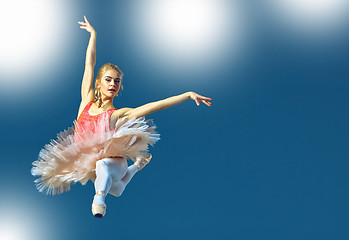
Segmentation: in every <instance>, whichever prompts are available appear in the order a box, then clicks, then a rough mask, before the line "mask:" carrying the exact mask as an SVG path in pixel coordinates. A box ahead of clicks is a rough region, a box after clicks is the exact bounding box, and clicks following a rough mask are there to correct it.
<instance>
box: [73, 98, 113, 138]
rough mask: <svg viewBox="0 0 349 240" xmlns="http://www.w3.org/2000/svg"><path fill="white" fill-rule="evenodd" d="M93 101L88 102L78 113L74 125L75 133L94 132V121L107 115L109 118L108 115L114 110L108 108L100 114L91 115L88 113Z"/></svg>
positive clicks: (108, 117)
mask: <svg viewBox="0 0 349 240" xmlns="http://www.w3.org/2000/svg"><path fill="white" fill-rule="evenodd" d="M92 104H93V102H89V103H88V104H87V105H86V107H85V108H84V110H83V111H82V113H81V114H80V116H79V118H78V120H77V121H76V122H77V124H76V127H75V134H76V133H78V132H81V131H92V132H93V133H94V132H95V130H96V129H95V123H96V122H98V121H100V120H101V119H104V118H106V117H107V119H109V120H110V116H111V115H112V113H113V112H114V111H115V110H116V109H115V108H114V109H108V110H106V111H104V112H102V113H100V114H97V115H91V114H89V110H90V108H91V106H92Z"/></svg>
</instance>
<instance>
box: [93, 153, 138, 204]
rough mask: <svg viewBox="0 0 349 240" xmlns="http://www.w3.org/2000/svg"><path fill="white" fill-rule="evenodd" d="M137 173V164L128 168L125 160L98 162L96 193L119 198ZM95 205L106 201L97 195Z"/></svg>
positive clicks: (112, 159) (104, 159)
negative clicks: (100, 192) (99, 192)
mask: <svg viewBox="0 0 349 240" xmlns="http://www.w3.org/2000/svg"><path fill="white" fill-rule="evenodd" d="M137 171H138V167H137V166H136V165H135V164H133V165H131V166H129V167H128V164H127V161H126V159H125V158H103V159H101V160H99V161H97V162H96V181H95V191H96V192H98V191H103V192H104V193H105V195H107V194H108V193H110V194H113V195H114V196H117V197H119V196H121V194H122V192H123V191H124V189H125V187H126V185H127V184H128V183H129V182H130V181H131V179H132V177H133V176H134V175H135V174H136V172H137ZM93 203H95V204H104V199H103V198H102V196H100V195H96V197H95V198H94V200H93Z"/></svg>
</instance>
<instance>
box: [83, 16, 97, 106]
mask: <svg viewBox="0 0 349 240" xmlns="http://www.w3.org/2000/svg"><path fill="white" fill-rule="evenodd" d="M84 19H85V22H79V24H80V25H81V26H80V28H82V29H85V30H86V31H88V32H89V33H90V40H89V43H88V46H87V50H86V60H85V71H84V76H83V78H82V84H81V100H82V102H90V101H93V100H94V90H93V71H94V67H95V65H96V38H97V33H96V31H95V29H94V28H93V27H92V26H91V24H90V23H89V22H88V21H87V19H86V17H85V16H84Z"/></svg>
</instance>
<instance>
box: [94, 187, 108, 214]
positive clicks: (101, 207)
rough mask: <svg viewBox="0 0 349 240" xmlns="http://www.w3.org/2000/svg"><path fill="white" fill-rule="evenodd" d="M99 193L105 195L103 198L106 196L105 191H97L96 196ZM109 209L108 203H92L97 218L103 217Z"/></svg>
mask: <svg viewBox="0 0 349 240" xmlns="http://www.w3.org/2000/svg"><path fill="white" fill-rule="evenodd" d="M97 195H101V196H102V197H103V199H104V198H105V193H104V192H103V191H98V192H96V194H95V196H94V198H95V197H96V196H97ZM106 210H107V205H106V204H94V203H92V214H93V215H94V216H95V217H96V218H102V217H104V215H105V213H106Z"/></svg>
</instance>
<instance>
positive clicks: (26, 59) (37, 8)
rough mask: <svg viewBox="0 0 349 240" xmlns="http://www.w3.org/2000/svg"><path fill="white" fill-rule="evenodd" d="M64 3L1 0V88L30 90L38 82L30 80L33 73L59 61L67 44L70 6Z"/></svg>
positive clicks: (41, 0) (37, 0)
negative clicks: (67, 15) (66, 30)
mask: <svg viewBox="0 0 349 240" xmlns="http://www.w3.org/2000/svg"><path fill="white" fill-rule="evenodd" d="M63 2H65V1H45V0H30V1H27V0H13V1H1V2H0V22H1V38H0V84H1V88H0V91H1V90H5V91H8V88H9V87H10V88H15V89H16V90H17V91H24V90H25V89H26V90H27V89H28V87H31V85H33V84H36V83H37V82H36V81H37V80H31V81H28V79H29V77H30V75H33V74H36V73H38V72H40V71H41V72H42V71H43V69H46V68H47V67H48V66H49V65H51V66H52V65H54V64H55V62H56V60H57V57H58V54H59V53H60V51H62V49H60V48H61V46H62V45H63V44H66V43H64V42H63V40H66V38H65V37H66V36H65V35H64V34H66V32H65V31H64V29H63V28H64V27H65V26H66V19H67V18H66V14H67V9H68V8H63V7H65V6H63ZM65 4H66V3H65ZM65 4H64V5H65ZM69 24H72V23H69ZM23 86H25V87H23Z"/></svg>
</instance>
